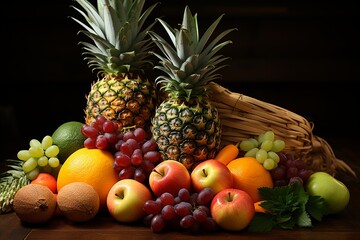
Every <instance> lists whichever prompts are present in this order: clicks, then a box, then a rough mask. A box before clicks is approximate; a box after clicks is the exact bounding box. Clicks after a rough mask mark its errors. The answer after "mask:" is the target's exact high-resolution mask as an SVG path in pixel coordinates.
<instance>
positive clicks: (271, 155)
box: [268, 151, 280, 163]
mask: <svg viewBox="0 0 360 240" xmlns="http://www.w3.org/2000/svg"><path fill="white" fill-rule="evenodd" d="M268 157H269V158H271V159H272V160H274V162H275V163H279V162H280V157H279V155H278V154H277V153H276V152H272V151H270V152H268Z"/></svg>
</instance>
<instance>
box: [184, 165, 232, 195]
mask: <svg viewBox="0 0 360 240" xmlns="http://www.w3.org/2000/svg"><path fill="white" fill-rule="evenodd" d="M191 184H192V187H193V189H194V190H195V191H196V192H200V191H201V190H202V189H204V188H207V187H209V188H211V189H212V190H213V192H214V194H216V193H218V192H220V191H221V190H223V189H225V188H232V187H233V176H232V174H231V172H230V170H229V168H228V167H227V166H226V165H225V164H223V163H222V162H220V161H218V160H215V159H209V160H206V161H203V162H201V163H199V164H198V165H197V166H196V167H195V168H194V169H193V170H192V172H191Z"/></svg>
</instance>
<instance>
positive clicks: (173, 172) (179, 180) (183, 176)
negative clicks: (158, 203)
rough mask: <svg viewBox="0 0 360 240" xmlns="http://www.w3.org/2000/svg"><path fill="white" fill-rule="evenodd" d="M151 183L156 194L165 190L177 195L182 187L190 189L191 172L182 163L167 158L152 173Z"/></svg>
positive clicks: (158, 194)
mask: <svg viewBox="0 0 360 240" xmlns="http://www.w3.org/2000/svg"><path fill="white" fill-rule="evenodd" d="M149 185H150V188H151V190H152V191H153V193H154V194H155V195H156V196H160V195H161V194H162V193H164V192H168V193H171V194H172V195H174V196H177V194H178V192H179V190H180V189H181V188H186V189H188V190H190V186H191V179H190V173H189V171H188V170H187V168H186V167H185V166H184V165H183V164H182V163H180V162H178V161H175V160H165V161H162V162H160V163H159V164H158V165H156V166H155V168H154V169H153V170H152V172H151V173H150V176H149Z"/></svg>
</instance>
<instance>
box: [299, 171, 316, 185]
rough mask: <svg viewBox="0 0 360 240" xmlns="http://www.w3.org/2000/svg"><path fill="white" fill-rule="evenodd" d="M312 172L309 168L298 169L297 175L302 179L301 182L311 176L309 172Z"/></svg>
mask: <svg viewBox="0 0 360 240" xmlns="http://www.w3.org/2000/svg"><path fill="white" fill-rule="evenodd" d="M312 173H313V171H312V170H309V169H300V170H299V172H298V176H299V177H300V178H301V179H302V180H303V182H304V183H305V182H306V181H307V180H308V179H309V177H310V176H311V174H312Z"/></svg>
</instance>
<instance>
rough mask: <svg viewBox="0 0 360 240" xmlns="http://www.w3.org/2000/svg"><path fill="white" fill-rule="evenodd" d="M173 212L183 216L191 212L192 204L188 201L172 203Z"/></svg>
mask: <svg viewBox="0 0 360 240" xmlns="http://www.w3.org/2000/svg"><path fill="white" fill-rule="evenodd" d="M174 208H175V212H176V214H177V215H178V216H180V217H184V216H186V215H189V214H191V209H192V205H191V204H190V203H188V202H180V203H178V204H175V205H174Z"/></svg>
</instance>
